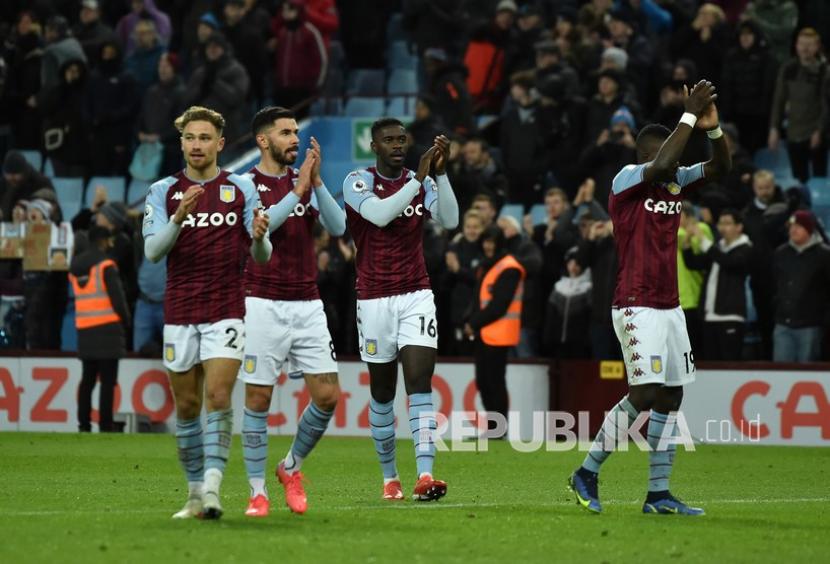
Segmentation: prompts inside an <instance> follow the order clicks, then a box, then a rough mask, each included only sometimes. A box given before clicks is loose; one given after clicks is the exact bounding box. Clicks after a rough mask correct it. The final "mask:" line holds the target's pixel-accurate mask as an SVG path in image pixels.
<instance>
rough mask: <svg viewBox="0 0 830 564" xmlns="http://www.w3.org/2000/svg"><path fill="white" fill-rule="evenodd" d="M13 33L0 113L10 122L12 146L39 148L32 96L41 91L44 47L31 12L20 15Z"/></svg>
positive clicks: (37, 117) (36, 112)
mask: <svg viewBox="0 0 830 564" xmlns="http://www.w3.org/2000/svg"><path fill="white" fill-rule="evenodd" d="M16 32H17V33H16V35H15V37H14V38H13V40H14V44H13V47H12V50H11V52H10V53H8V54H7V55H6V57H5V58H6V63H7V64H8V66H9V69H8V76H7V77H6V83H5V86H4V87H3V88H0V92H2V100H0V102H2V108H1V109H0V114H2V116H3V117H4V118H5V119H6V120H8V122H9V124H10V125H11V128H12V143H13V144H14V145H13V146H14V147H16V148H18V149H40V148H41V147H42V146H43V136H42V135H41V133H42V132H41V126H40V113H39V112H38V109H37V107H36V105H37V103H36V98H35V97H36V96H37V94H38V92H39V91H40V66H41V59H42V57H43V49H42V48H41V39H40V33H39V31H38V30H37V26H36V25H35V21H34V20H33V15H32V14H31V13H30V12H23V13H22V14H20V17H19V19H18V22H17V28H16Z"/></svg>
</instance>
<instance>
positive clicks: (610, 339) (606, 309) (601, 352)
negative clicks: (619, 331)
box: [579, 220, 622, 360]
mask: <svg viewBox="0 0 830 564" xmlns="http://www.w3.org/2000/svg"><path fill="white" fill-rule="evenodd" d="M585 224H586V229H587V230H588V233H587V236H586V237H584V238H583V239H582V240H581V241H580V242H579V263H580V264H584V265H585V267H586V268H590V269H591V278H592V280H593V286H592V290H591V355H592V356H593V358H595V359H597V360H613V359H621V358H622V351H621V350H620V345H619V341H618V340H617V336H616V335H615V334H614V327H613V325H612V324H611V302H612V301H613V299H614V287H615V285H616V281H617V251H616V248H615V247H614V236H613V235H614V226H613V224H612V223H611V222H610V221H593V220H586V221H585Z"/></svg>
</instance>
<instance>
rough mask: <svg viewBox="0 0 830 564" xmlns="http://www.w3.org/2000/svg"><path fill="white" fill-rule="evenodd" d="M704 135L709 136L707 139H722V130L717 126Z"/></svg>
mask: <svg viewBox="0 0 830 564" xmlns="http://www.w3.org/2000/svg"><path fill="white" fill-rule="evenodd" d="M706 135H707V136H709V139H719V138H721V137H723V130H722V129H721V128H720V125H719V126H717V127H716V128H715V129H710V130H709V131H707V132H706Z"/></svg>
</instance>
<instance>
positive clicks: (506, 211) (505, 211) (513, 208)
mask: <svg viewBox="0 0 830 564" xmlns="http://www.w3.org/2000/svg"><path fill="white" fill-rule="evenodd" d="M524 215H525V208H524V206H523V205H522V204H504V205H503V206H502V208H501V212H499V217H503V216H510V217H515V218H516V220H518V222H519V225H521V224H522V221H523V220H524Z"/></svg>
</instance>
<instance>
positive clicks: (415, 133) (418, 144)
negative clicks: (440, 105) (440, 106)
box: [405, 94, 447, 170]
mask: <svg viewBox="0 0 830 564" xmlns="http://www.w3.org/2000/svg"><path fill="white" fill-rule="evenodd" d="M406 132H407V134H408V135H409V137H410V138H411V141H410V143H409V149H408V150H407V152H406V161H405V163H406V167H407V168H410V169H412V170H418V161H419V160H420V158H421V155H423V154H424V152H425V151H427V150H428V149H429V148H430V147H432V145H433V144H434V143H435V138H436V137H437V136H438V135H444V134H445V133H446V132H447V126H446V125H444V122H442V121H441V116H439V115H438V114H436V113H435V100H434V99H433V98H432V96H430V95H428V94H421V95H420V96H418V98H417V99H416V100H415V120H414V121H413V122H412V123H411V124H410V125H409V127H407V128H406ZM413 166H414V167H415V168H412V167H413Z"/></svg>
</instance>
